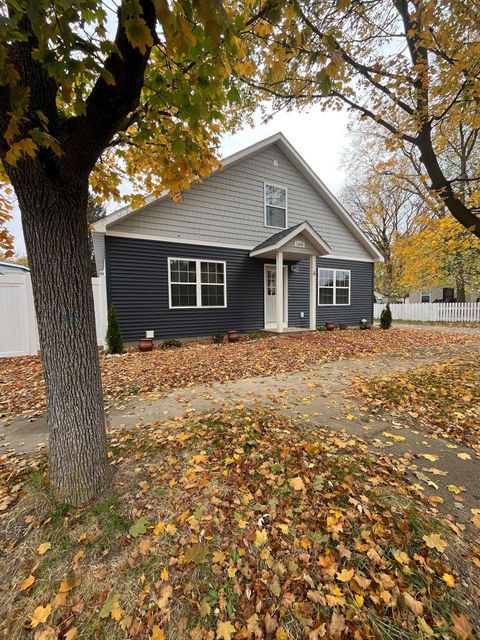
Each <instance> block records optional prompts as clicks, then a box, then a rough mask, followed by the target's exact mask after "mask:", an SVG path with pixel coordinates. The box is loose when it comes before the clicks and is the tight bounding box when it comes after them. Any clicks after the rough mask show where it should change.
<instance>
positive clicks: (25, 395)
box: [0, 329, 480, 419]
mask: <svg viewBox="0 0 480 640" xmlns="http://www.w3.org/2000/svg"><path fill="white" fill-rule="evenodd" d="M479 340H480V338H479V336H475V335H465V334H463V335H462V334H455V333H452V334H449V333H442V332H435V331H432V332H429V331H414V330H413V331H411V330H405V329H390V330H389V331H356V330H347V331H341V332H333V331H332V332H315V333H311V334H309V333H298V334H288V335H285V336H265V337H262V338H260V339H258V340H242V341H240V342H238V343H235V344H229V343H225V344H223V345H221V346H220V347H218V345H214V344H211V342H210V341H196V342H189V343H184V344H183V346H182V348H181V349H170V350H168V349H155V350H154V351H151V352H149V353H139V352H137V351H128V352H127V353H125V354H123V355H121V356H114V357H112V356H107V355H105V354H102V355H101V357H100V366H101V371H102V384H103V389H104V393H105V397H106V399H107V400H109V401H118V400H125V399H127V398H131V397H133V396H138V395H148V394H150V395H152V394H157V395H158V394H160V393H164V392H166V391H168V390H170V389H180V388H184V387H187V386H191V385H193V384H207V385H212V384H215V383H217V382H226V381H227V380H238V379H241V378H249V377H252V376H265V375H272V374H278V373H288V372H292V371H304V370H306V369H308V368H310V367H311V366H313V365H315V364H318V363H321V362H329V361H335V360H340V359H344V358H352V357H353V358H354V357H368V356H369V355H376V354H378V353H383V354H388V353H396V354H409V353H410V352H411V351H412V350H413V349H419V348H423V349H425V348H435V347H442V346H450V345H455V344H468V343H474V342H478V341H479ZM467 386H468V385H467ZM477 386H478V380H477ZM468 388H470V386H468ZM0 392H1V393H0V395H1V396H2V405H1V411H2V412H4V414H5V415H9V416H13V415H20V414H24V415H33V416H35V415H38V414H40V413H42V412H43V411H44V410H45V388H44V382H43V377H42V367H41V362H40V358H38V357H36V356H26V357H21V358H2V359H1V360H0ZM406 392H408V389H406ZM462 395H463V396H465V392H463V394H462ZM471 395H472V397H473V399H474V400H473V402H475V398H476V397H477V394H476V393H475V388H473V391H472V394H471ZM463 403H464V404H465V405H466V404H467V402H466V401H465V400H463ZM0 417H1V414H0ZM347 419H351V418H350V417H349V416H347Z"/></svg>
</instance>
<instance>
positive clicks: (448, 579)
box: [442, 573, 455, 587]
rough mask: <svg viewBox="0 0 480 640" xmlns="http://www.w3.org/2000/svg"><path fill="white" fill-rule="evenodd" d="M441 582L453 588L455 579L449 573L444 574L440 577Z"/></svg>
mask: <svg viewBox="0 0 480 640" xmlns="http://www.w3.org/2000/svg"><path fill="white" fill-rule="evenodd" d="M442 580H443V581H444V582H445V584H446V585H447V586H448V587H454V586H455V578H454V577H453V576H452V574H451V573H444V574H443V576H442Z"/></svg>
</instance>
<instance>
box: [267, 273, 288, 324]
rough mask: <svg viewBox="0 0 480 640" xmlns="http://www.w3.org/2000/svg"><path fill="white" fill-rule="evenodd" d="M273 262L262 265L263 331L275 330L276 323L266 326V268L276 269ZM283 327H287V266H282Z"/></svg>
mask: <svg viewBox="0 0 480 640" xmlns="http://www.w3.org/2000/svg"><path fill="white" fill-rule="evenodd" d="M276 266H277V265H276V264H275V263H274V262H268V263H265V264H264V265H263V326H264V328H265V329H270V330H271V329H276V328H277V323H276V322H271V323H270V324H267V267H273V268H274V269H276ZM283 326H284V327H285V328H287V327H288V265H287V264H285V265H284V266H283Z"/></svg>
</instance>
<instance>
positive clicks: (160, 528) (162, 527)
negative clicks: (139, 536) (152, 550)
mask: <svg viewBox="0 0 480 640" xmlns="http://www.w3.org/2000/svg"><path fill="white" fill-rule="evenodd" d="M164 531H165V525H164V524H163V522H159V523H158V524H157V525H155V528H154V530H153V535H155V536H158V535H160V534H161V533H163V532H164Z"/></svg>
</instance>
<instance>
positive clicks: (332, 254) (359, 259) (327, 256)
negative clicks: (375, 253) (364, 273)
mask: <svg viewBox="0 0 480 640" xmlns="http://www.w3.org/2000/svg"><path fill="white" fill-rule="evenodd" d="M320 258H331V259H333V260H349V261H350V262H376V261H375V260H374V259H373V258H352V257H348V256H337V255H336V254H335V253H329V254H328V255H325V256H320ZM377 262H378V261H377ZM382 262H383V260H382Z"/></svg>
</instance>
